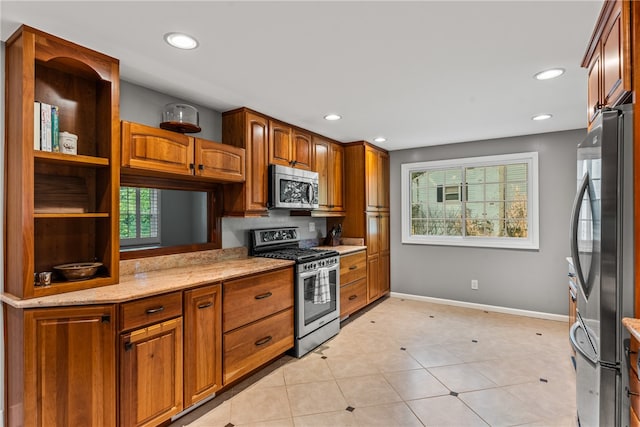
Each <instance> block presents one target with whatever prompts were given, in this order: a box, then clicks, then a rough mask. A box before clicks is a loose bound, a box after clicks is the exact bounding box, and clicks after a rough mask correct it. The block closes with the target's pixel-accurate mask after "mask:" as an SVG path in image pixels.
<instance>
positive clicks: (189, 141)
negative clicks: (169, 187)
mask: <svg viewBox="0 0 640 427" xmlns="http://www.w3.org/2000/svg"><path fill="white" fill-rule="evenodd" d="M194 155H195V153H194V140H193V138H191V137H189V136H187V135H184V134H181V133H177V132H171V131H168V130H164V129H158V128H154V127H151V126H145V125H141V124H138V123H131V122H127V121H123V122H122V167H124V168H135V169H144V170H153V171H158V172H167V173H172V174H180V175H193V167H194Z"/></svg>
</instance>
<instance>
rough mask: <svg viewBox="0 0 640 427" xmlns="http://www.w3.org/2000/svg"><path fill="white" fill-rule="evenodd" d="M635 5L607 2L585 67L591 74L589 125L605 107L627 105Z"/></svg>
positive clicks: (586, 58)
mask: <svg viewBox="0 0 640 427" xmlns="http://www.w3.org/2000/svg"><path fill="white" fill-rule="evenodd" d="M631 3H632V2H629V1H626V0H608V1H605V2H604V5H603V7H602V10H601V12H600V16H599V18H598V22H597V24H596V27H595V29H594V31H593V35H592V36H591V41H590V43H589V46H588V48H587V53H586V54H585V57H584V59H583V61H582V66H583V67H585V68H587V70H588V105H587V108H588V111H587V117H588V122H589V124H591V122H592V121H593V119H595V117H596V116H597V114H598V111H599V110H600V109H601V108H603V107H614V106H616V105H618V104H621V103H623V102H626V101H627V100H628V99H629V95H630V94H631V90H632V83H631V67H632V64H631V18H630V17H631V12H632V11H631Z"/></svg>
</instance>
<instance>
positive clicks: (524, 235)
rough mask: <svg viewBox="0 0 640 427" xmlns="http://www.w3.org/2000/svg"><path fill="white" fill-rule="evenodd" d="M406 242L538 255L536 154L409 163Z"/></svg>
mask: <svg viewBox="0 0 640 427" xmlns="http://www.w3.org/2000/svg"><path fill="white" fill-rule="evenodd" d="M401 174H402V242H403V243H418V244H427V245H454V246H481V247H501V248H520V249H538V248H539V242H538V228H539V227H538V153H536V152H530V153H518V154H506V155H499V156H486V157H470V158H463V159H451V160H440V161H431V162H419V163H405V164H403V165H402V167H401Z"/></svg>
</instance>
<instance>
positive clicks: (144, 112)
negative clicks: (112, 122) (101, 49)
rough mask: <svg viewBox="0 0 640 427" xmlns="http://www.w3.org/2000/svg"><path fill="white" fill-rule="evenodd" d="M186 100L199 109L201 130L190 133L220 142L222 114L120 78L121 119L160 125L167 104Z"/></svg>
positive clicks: (155, 125) (148, 124)
mask: <svg viewBox="0 0 640 427" xmlns="http://www.w3.org/2000/svg"><path fill="white" fill-rule="evenodd" d="M171 102H184V103H185V104H189V105H192V106H194V107H196V108H197V109H198V113H199V118H200V128H201V129H202V131H201V132H198V133H190V134H189V135H192V136H197V137H199V138H204V139H209V140H213V141H217V142H220V141H221V140H222V115H221V114H220V113H219V112H217V111H214V110H212V109H210V108H206V107H203V106H201V105H198V104H194V103H192V102H190V101H188V100H184V99H177V98H174V97H171V96H169V95H165V94H163V93H160V92H156V91H154V90H151V89H147V88H145V87H142V86H138V85H135V84H133V83H129V82H126V81H124V80H120V119H122V120H127V121H131V122H136V123H141V124H143V125H147V126H154V127H159V126H160V123H161V122H162V111H163V107H164V106H165V105H166V104H169V103H171Z"/></svg>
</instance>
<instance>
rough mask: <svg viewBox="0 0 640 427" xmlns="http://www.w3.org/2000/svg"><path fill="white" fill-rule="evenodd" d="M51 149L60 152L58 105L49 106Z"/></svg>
mask: <svg viewBox="0 0 640 427" xmlns="http://www.w3.org/2000/svg"><path fill="white" fill-rule="evenodd" d="M51 151H53V152H54V153H59V152H60V139H59V125H58V106H57V105H52V106H51Z"/></svg>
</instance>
